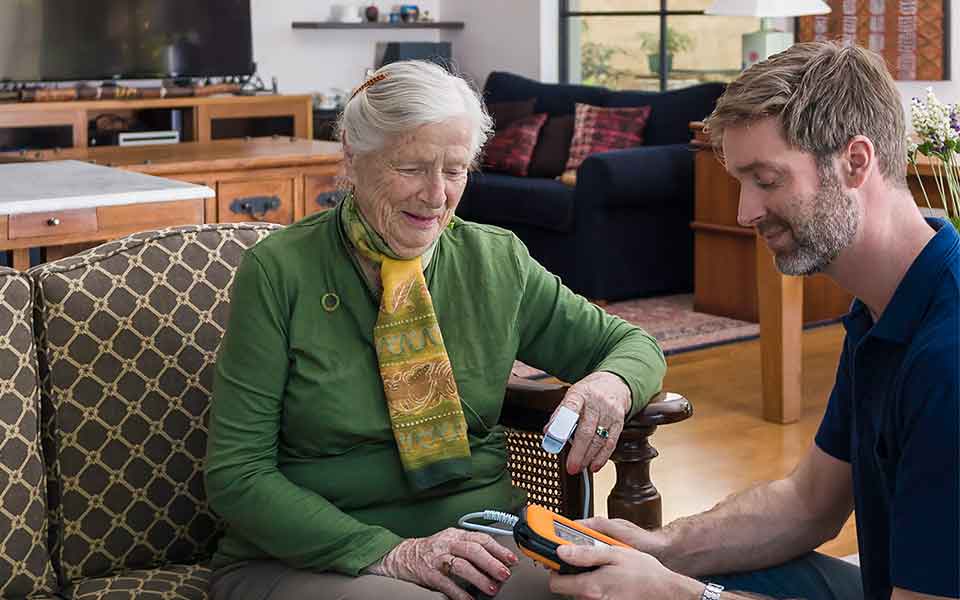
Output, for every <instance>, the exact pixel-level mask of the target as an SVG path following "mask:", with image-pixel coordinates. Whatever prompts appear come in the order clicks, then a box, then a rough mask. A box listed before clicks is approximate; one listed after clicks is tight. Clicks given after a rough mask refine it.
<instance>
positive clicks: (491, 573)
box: [450, 540, 510, 590]
mask: <svg viewBox="0 0 960 600" xmlns="http://www.w3.org/2000/svg"><path fill="white" fill-rule="evenodd" d="M450 552H451V553H452V554H453V555H454V556H456V557H459V558H460V559H461V560H460V561H458V562H469V563H470V564H471V565H473V567H474V568H475V569H477V570H478V571H480V572H482V574H483V575H484V576H485V578H489V579H490V581H478V582H475V581H471V582H470V583H473V584H474V585H476V586H477V587H479V588H480V589H482V590H485V589H486V587H487V586H486V585H485V584H489V583H500V582H504V581H506V580H507V579H509V578H510V569H508V568H507V566H506V565H505V564H503V563H502V562H500V561H499V560H497V559H496V558H494V557H493V555H491V554H490V553H489V552H487V550H486V548H484V547H483V546H481V545H480V544H478V543H476V542H471V541H467V540H463V541H460V542H454V543H453V544H451V545H450Z"/></svg>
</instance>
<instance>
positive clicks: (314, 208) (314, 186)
mask: <svg viewBox="0 0 960 600" xmlns="http://www.w3.org/2000/svg"><path fill="white" fill-rule="evenodd" d="M339 175H340V174H339V167H328V168H325V169H318V170H317V171H316V172H314V173H311V174H308V175H304V178H303V186H304V211H305V212H306V214H308V215H311V214H313V213H315V212H320V211H322V210H327V209H328V208H333V207H334V206H336V205H337V201H338V199H339V194H338V191H337V187H338V186H337V177H339Z"/></svg>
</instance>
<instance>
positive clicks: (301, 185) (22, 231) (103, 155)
mask: <svg viewBox="0 0 960 600" xmlns="http://www.w3.org/2000/svg"><path fill="white" fill-rule="evenodd" d="M0 158H3V159H6V160H14V161H16V160H30V161H35V160H82V161H87V162H94V163H96V164H99V165H105V166H110V167H117V168H121V169H126V170H130V171H137V172H140V173H145V174H148V175H156V176H159V177H165V178H169V179H178V180H181V181H186V182H189V183H196V184H200V185H205V186H207V187H209V188H210V189H212V190H214V192H215V193H216V197H214V198H208V199H206V200H188V201H172V202H159V203H149V204H129V205H124V206H106V207H100V208H96V209H81V210H64V211H55V212H49V213H32V214H28V215H12V216H10V217H0V248H2V249H3V250H14V251H15V252H19V255H15V257H14V261H13V262H14V264H17V265H18V268H24V265H25V264H26V261H27V259H25V258H24V256H26V255H25V252H26V250H25V249H27V248H39V247H43V248H47V258H48V259H53V258H57V257H60V256H65V255H68V254H71V253H74V252H77V251H79V250H81V249H82V248H83V247H84V246H77V245H76V244H84V245H86V246H91V245H94V244H96V243H97V242H100V241H105V240H109V239H114V238H117V237H121V236H124V235H127V234H130V233H135V232H137V231H144V230H148V229H158V228H162V227H170V226H174V225H187V224H199V223H237V222H244V221H268V222H271V223H279V224H281V225H289V224H290V223H293V222H294V221H297V220H299V219H302V218H303V217H305V216H307V215H311V214H313V213H316V212H318V211H322V210H327V209H328V208H331V207H333V206H335V205H336V202H337V200H338V199H339V196H338V194H337V193H336V190H337V182H338V177H339V176H340V173H341V169H342V160H343V155H342V153H341V148H340V144H337V143H334V142H318V141H314V140H306V139H299V138H287V137H269V138H250V139H235V140H218V141H213V142H188V143H181V144H172V145H168V146H139V147H118V146H111V147H101V148H70V149H65V150H59V151H57V150H44V151H39V152H34V153H30V155H29V156H28V157H22V156H20V155H19V154H12V155H5V156H0ZM18 256H19V258H18Z"/></svg>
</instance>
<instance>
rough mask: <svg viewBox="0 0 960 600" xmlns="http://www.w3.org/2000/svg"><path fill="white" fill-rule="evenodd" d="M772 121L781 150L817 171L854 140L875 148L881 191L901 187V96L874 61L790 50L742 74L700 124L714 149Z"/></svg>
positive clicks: (815, 46) (848, 53) (836, 52)
mask: <svg viewBox="0 0 960 600" xmlns="http://www.w3.org/2000/svg"><path fill="white" fill-rule="evenodd" d="M767 117H776V118H777V119H778V121H779V122H780V129H781V131H782V133H783V136H784V139H785V140H786V142H787V144H789V145H790V146H791V147H793V148H797V149H799V150H801V151H803V152H808V153H810V154H812V155H813V156H814V158H815V159H816V161H817V165H818V166H821V167H822V166H824V165H826V164H827V161H828V160H829V159H830V158H831V157H833V156H834V155H836V153H837V152H839V151H840V150H842V149H843V147H844V146H845V145H846V144H847V142H849V141H850V140H851V139H852V138H853V137H854V136H856V135H864V136H866V137H868V138H870V140H871V141H872V142H873V144H874V147H875V148H876V153H877V158H878V163H879V167H880V172H881V173H882V174H883V176H884V178H885V179H886V180H887V182H888V183H890V184H893V185H896V186H899V187H906V185H907V183H906V174H907V167H906V164H907V162H906V161H907V148H906V129H905V127H906V126H905V118H904V114H903V106H902V104H901V103H900V93H899V92H898V91H897V88H896V85H895V84H894V82H893V78H892V77H891V76H890V73H889V71H888V70H887V67H886V64H885V63H884V62H883V59H882V58H880V56H878V55H877V54H874V53H873V52H870V51H869V50H865V49H864V48H860V47H857V46H841V45H839V44H837V43H834V42H807V43H801V44H794V45H793V46H791V47H790V48H788V49H787V50H784V51H783V52H780V53H778V54H775V55H773V56H771V57H770V58H769V59H767V60H764V61H762V62H759V63H757V64H756V65H754V66H752V67H750V68H749V69H747V70H746V71H744V72H743V73H742V74H741V75H740V77H738V78H737V79H736V81H734V82H732V83H731V84H730V85H729V86H727V90H726V91H725V92H724V93H723V95H722V96H721V97H720V99H719V100H718V101H717V107H716V109H714V111H713V113H712V114H711V115H710V116H709V117H707V119H706V128H705V130H706V132H707V134H708V135H709V136H710V139H711V142H712V143H713V146H714V148H715V149H717V150H719V149H720V147H721V145H722V144H723V132H724V130H725V129H727V128H729V127H735V126H740V125H744V124H747V123H750V122H752V121H756V120H759V119H764V118H767Z"/></svg>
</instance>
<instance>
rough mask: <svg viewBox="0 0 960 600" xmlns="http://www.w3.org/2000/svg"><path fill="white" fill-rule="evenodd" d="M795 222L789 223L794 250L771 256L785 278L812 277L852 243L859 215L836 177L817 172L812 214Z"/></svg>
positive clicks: (858, 224) (851, 199)
mask: <svg viewBox="0 0 960 600" xmlns="http://www.w3.org/2000/svg"><path fill="white" fill-rule="evenodd" d="M797 221H798V222H797V223H791V224H790V228H791V232H792V233H793V239H794V242H796V248H794V249H793V250H790V251H787V252H782V253H780V254H776V255H775V260H776V263H777V269H779V270H780V272H781V273H784V274H785V275H813V274H815V273H819V272H821V271H823V270H824V269H825V268H827V267H828V266H829V265H830V263H832V262H833V261H834V260H836V258H837V256H838V255H839V254H840V252H841V251H842V250H843V249H844V248H846V247H847V246H849V245H850V244H851V243H852V242H853V240H854V237H855V236H856V234H857V230H858V229H859V228H860V213H859V211H858V210H857V206H856V203H855V202H854V200H853V198H852V197H851V196H850V195H849V194H846V193H844V191H843V190H842V189H841V187H840V184H839V182H838V181H837V179H836V176H835V175H834V174H833V173H830V172H821V173H820V188H819V189H818V190H817V194H816V196H815V198H814V203H813V209H812V214H811V215H810V216H809V217H802V216H801V218H799V219H797Z"/></svg>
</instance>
